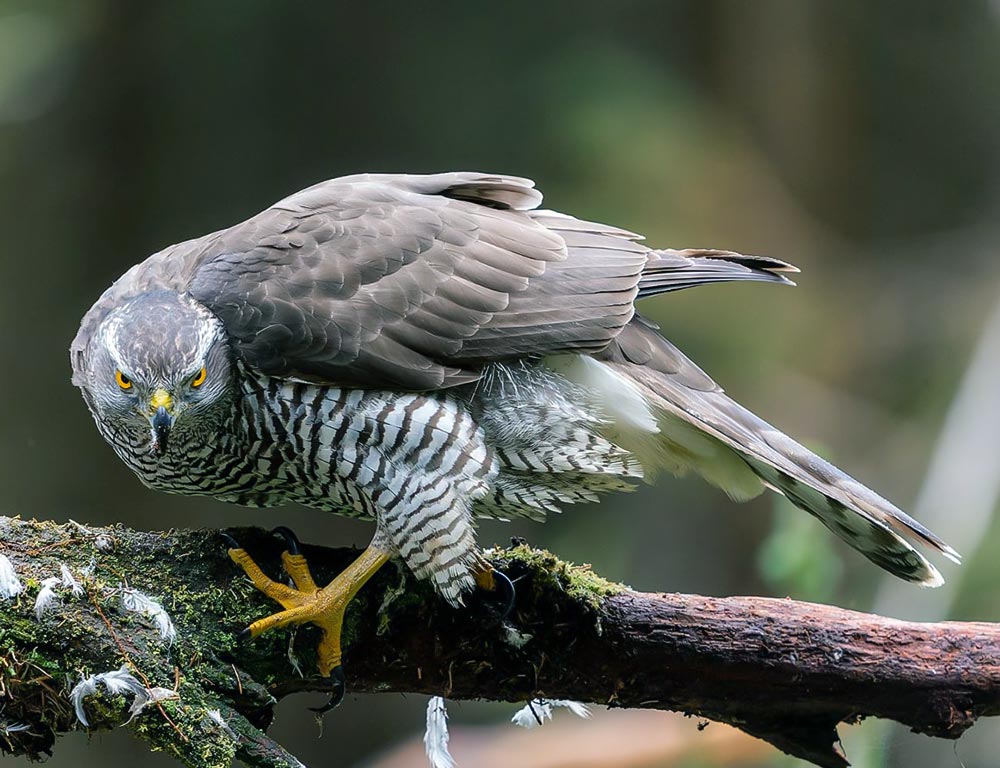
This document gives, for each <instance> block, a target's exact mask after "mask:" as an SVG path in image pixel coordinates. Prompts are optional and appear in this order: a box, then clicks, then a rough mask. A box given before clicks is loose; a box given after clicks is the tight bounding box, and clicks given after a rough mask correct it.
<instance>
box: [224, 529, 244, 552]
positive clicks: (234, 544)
mask: <svg viewBox="0 0 1000 768" xmlns="http://www.w3.org/2000/svg"><path fill="white" fill-rule="evenodd" d="M219 538H220V539H222V541H223V542H224V543H225V545H226V546H227V547H228V548H229V549H242V547H240V543H239V542H238V541H237V540H236V539H234V538H233V537H232V536H230V535H229V534H228V533H226V532H225V531H219Z"/></svg>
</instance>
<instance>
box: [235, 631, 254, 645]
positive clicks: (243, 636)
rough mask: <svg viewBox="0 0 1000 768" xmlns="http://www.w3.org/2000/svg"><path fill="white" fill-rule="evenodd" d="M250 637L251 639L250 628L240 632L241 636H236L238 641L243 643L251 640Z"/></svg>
mask: <svg viewBox="0 0 1000 768" xmlns="http://www.w3.org/2000/svg"><path fill="white" fill-rule="evenodd" d="M250 637H251V634H250V627H244V628H243V629H241V630H240V631H239V634H237V635H236V639H237V640H239V641H240V642H241V643H242V642H243V641H244V640H249V639H250Z"/></svg>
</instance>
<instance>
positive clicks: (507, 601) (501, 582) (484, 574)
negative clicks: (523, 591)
mask: <svg viewBox="0 0 1000 768" xmlns="http://www.w3.org/2000/svg"><path fill="white" fill-rule="evenodd" d="M472 577H473V578H474V579H475V580H476V586H477V587H479V588H480V589H482V590H483V591H485V592H494V593H496V594H497V595H498V596H499V597H500V599H501V600H502V601H503V604H502V605H503V607H502V608H501V611H500V619H501V620H503V619H506V618H507V617H508V616H509V615H510V612H511V611H512V610H514V600H515V598H516V596H517V595H516V592H515V590H514V583H513V582H512V581H511V580H510V579H509V578H507V574H505V573H504V572H503V571H498V570H497V569H496V568H494V567H493V566H492V565H490V564H489V563H488V562H486V561H485V560H483V561H482V562H481V563H480V564H479V567H477V568H475V569H474V570H473V572H472Z"/></svg>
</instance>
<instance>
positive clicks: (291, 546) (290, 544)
mask: <svg viewBox="0 0 1000 768" xmlns="http://www.w3.org/2000/svg"><path fill="white" fill-rule="evenodd" d="M271 533H273V534H276V535H278V536H280V537H281V538H283V539H284V540H285V549H286V550H287V551H288V554H290V555H301V554H302V549H301V547H300V546H299V537H298V536H296V535H295V534H294V533H292V529H291V528H286V527H285V526H283V525H279V526H278V527H277V528H273V529H272V530H271Z"/></svg>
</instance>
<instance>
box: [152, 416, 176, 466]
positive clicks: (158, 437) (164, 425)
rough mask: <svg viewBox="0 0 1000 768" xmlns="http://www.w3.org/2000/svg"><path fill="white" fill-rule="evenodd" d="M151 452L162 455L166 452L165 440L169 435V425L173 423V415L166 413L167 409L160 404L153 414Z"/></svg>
mask: <svg viewBox="0 0 1000 768" xmlns="http://www.w3.org/2000/svg"><path fill="white" fill-rule="evenodd" d="M151 423H152V425H153V452H154V453H156V455H157V456H162V455H163V454H165V453H166V452H167V440H168V439H169V437H170V427H171V425H172V424H173V423H174V417H173V416H171V415H170V414H169V413H167V409H166V408H164V407H163V406H162V405H161V406H160V407H159V408H157V409H156V413H154V414H153V420H152V422H151Z"/></svg>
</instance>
